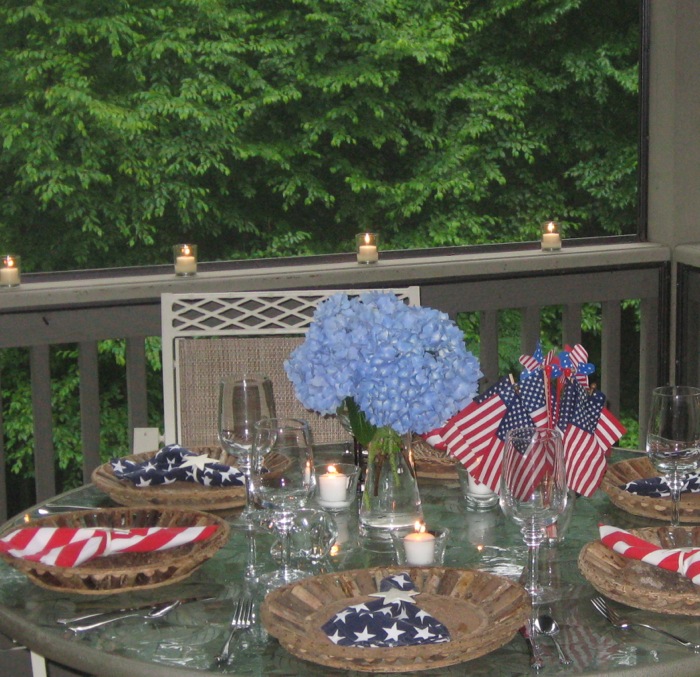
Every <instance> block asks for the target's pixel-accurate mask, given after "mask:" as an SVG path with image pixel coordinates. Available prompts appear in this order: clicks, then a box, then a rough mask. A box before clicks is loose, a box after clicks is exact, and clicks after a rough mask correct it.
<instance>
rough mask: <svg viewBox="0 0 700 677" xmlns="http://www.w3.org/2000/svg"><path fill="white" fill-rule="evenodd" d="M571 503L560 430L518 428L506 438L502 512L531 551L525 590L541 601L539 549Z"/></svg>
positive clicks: (502, 476) (542, 592) (502, 475)
mask: <svg viewBox="0 0 700 677" xmlns="http://www.w3.org/2000/svg"><path fill="white" fill-rule="evenodd" d="M566 501H567V490H566V466H565V461H564V440H563V437H562V434H561V432H560V431H559V430H558V429H557V428H535V427H525V428H514V429H513V430H510V431H508V433H507V434H506V442H505V449H504V451H503V466H502V471H501V498H500V503H501V508H502V509H503V512H504V513H505V514H506V515H507V516H508V517H510V518H511V519H512V520H514V521H515V522H516V523H517V524H518V525H519V526H520V531H521V532H522V534H523V540H524V541H525V544H526V545H527V546H528V548H529V554H530V568H529V581H528V583H527V585H526V586H525V587H526V589H527V591H528V593H529V594H530V595H531V596H532V597H533V599H535V600H537V601H539V599H540V598H541V597H542V596H543V594H544V591H543V590H542V589H541V588H540V586H539V584H538V582H537V556H538V548H539V546H540V544H541V543H542V541H543V540H544V537H545V528H546V527H547V526H549V525H550V524H554V522H556V521H557V519H558V517H559V515H561V514H562V513H563V512H564V509H565V508H566Z"/></svg>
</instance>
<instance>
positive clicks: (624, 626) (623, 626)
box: [591, 597, 700, 653]
mask: <svg viewBox="0 0 700 677" xmlns="http://www.w3.org/2000/svg"><path fill="white" fill-rule="evenodd" d="M591 604H592V605H593V606H594V607H595V609H596V611H598V613H600V614H601V615H602V616H604V617H605V618H606V619H607V620H608V622H609V623H610V624H611V625H614V626H615V627H616V628H619V629H620V630H629V629H630V628H633V627H637V628H646V629H647V630H653V631H654V632H658V633H661V634H662V635H664V636H666V637H668V638H669V639H672V640H673V641H674V642H678V644H681V645H682V646H684V647H686V648H687V649H691V650H692V651H695V652H696V653H700V644H695V643H694V642H691V641H689V640H687V639H683V638H682V637H678V636H676V635H674V634H673V633H671V632H668V631H667V630H663V629H662V628H657V627H656V626H654V625H648V624H647V623H638V622H637V621H629V620H627V619H625V618H622V617H621V616H620V615H619V614H618V613H617V611H615V610H614V609H613V608H612V607H611V606H609V605H608V603H607V602H606V601H605V600H604V599H603V598H602V597H594V598H593V599H592V600H591Z"/></svg>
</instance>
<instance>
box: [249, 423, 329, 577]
mask: <svg viewBox="0 0 700 677" xmlns="http://www.w3.org/2000/svg"><path fill="white" fill-rule="evenodd" d="M251 460H252V463H251V469H250V487H251V497H252V500H253V503H254V504H255V505H256V506H257V507H259V508H262V509H263V510H267V511H270V512H271V513H272V522H273V526H274V528H275V531H276V532H277V534H278V536H279V539H280V543H281V546H282V552H281V554H282V565H281V568H280V569H279V570H278V571H276V572H274V573H272V574H269V575H265V576H261V577H260V578H259V581H260V582H261V583H262V584H263V585H266V586H267V587H268V588H273V587H277V586H279V585H284V584H286V583H289V582H291V581H295V580H297V579H299V578H304V577H306V576H308V575H309V574H308V572H304V571H300V570H297V569H292V568H291V567H290V552H289V545H290V543H289V532H290V529H291V527H292V525H293V523H294V515H295V512H296V511H297V510H299V509H300V508H303V507H305V506H306V503H307V502H308V501H309V499H310V497H311V494H312V492H313V490H314V487H315V483H316V482H315V473H314V459H313V451H312V447H311V434H310V432H309V425H308V423H307V422H306V421H302V420H300V419H278V418H271V419H263V420H261V421H258V422H257V423H256V424H255V437H254V440H253V449H252V456H251Z"/></svg>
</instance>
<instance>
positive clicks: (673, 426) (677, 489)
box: [646, 386, 700, 527]
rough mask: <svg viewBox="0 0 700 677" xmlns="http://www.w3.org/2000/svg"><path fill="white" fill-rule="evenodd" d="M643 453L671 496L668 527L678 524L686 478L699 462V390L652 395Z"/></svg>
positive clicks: (667, 388)
mask: <svg viewBox="0 0 700 677" xmlns="http://www.w3.org/2000/svg"><path fill="white" fill-rule="evenodd" d="M646 452H647V454H648V455H649V459H650V460H651V462H652V463H653V464H654V467H655V468H656V469H657V470H658V471H659V472H660V473H662V474H663V476H664V479H665V480H666V483H667V484H668V488H669V491H670V493H671V526H672V527H677V526H679V525H680V497H681V489H682V488H683V481H684V477H685V475H687V474H688V473H694V472H697V469H698V464H699V463H700V388H692V387H689V386H662V387H660V388H655V389H654V391H653V392H652V395H651V409H650V411H649V423H648V426H647V439H646Z"/></svg>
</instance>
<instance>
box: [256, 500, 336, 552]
mask: <svg viewBox="0 0 700 677" xmlns="http://www.w3.org/2000/svg"><path fill="white" fill-rule="evenodd" d="M337 538H338V527H337V526H336V523H335V520H334V519H333V515H329V514H328V513H327V512H325V511H324V510H316V509H315V508H300V509H299V510H295V511H294V514H293V517H292V522H291V524H290V525H289V555H290V557H293V558H295V559H299V560H307V561H311V562H319V561H321V560H322V559H325V558H326V557H328V555H329V553H330V552H331V548H332V547H333V545H335V542H336V540H337ZM270 553H271V555H272V556H273V557H274V558H275V559H281V555H282V545H281V543H280V542H279V541H277V542H275V543H273V545H272V548H271V550H270Z"/></svg>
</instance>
